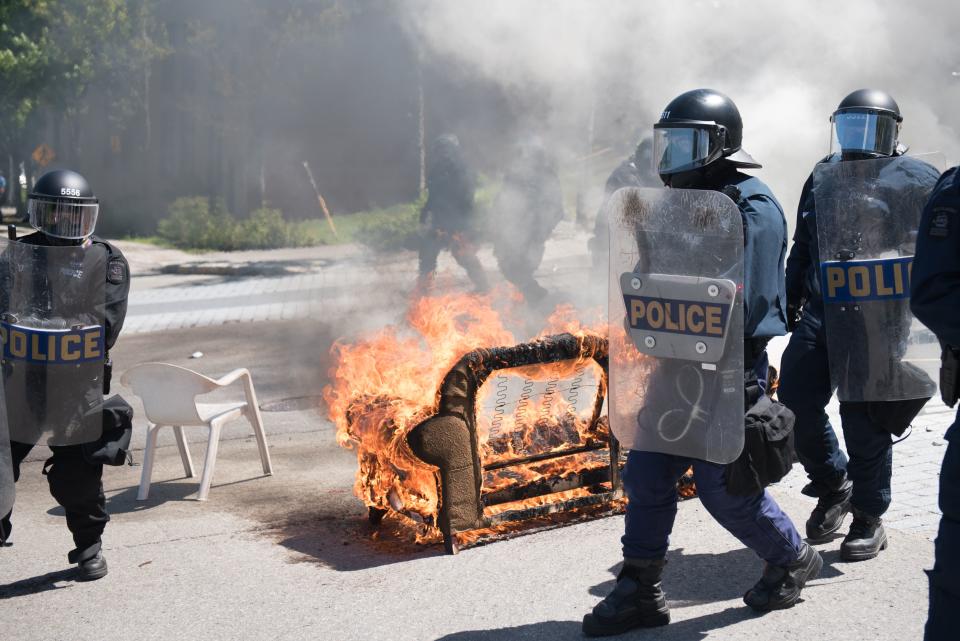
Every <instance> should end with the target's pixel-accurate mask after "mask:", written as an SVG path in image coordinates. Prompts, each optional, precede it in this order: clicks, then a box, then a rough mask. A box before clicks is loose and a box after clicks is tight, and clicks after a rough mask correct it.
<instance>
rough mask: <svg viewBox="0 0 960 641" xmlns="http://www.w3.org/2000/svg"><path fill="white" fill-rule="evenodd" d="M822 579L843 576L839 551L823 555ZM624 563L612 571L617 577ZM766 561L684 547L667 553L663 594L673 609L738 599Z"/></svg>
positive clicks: (601, 593)
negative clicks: (686, 551) (692, 551)
mask: <svg viewBox="0 0 960 641" xmlns="http://www.w3.org/2000/svg"><path fill="white" fill-rule="evenodd" d="M822 555H823V569H822V570H821V571H820V576H819V578H820V579H826V578H835V577H838V576H842V575H843V572H840V571H839V570H837V569H836V568H835V567H833V564H834V563H836V562H837V560H838V559H839V552H836V553H834V552H823V553H822ZM620 566H621V564H620V563H618V564H617V565H615V566H613V567H612V568H610V573H611V574H613V575H614V577H616V575H617V573H619V572H620ZM762 572H763V562H762V561H760V559H758V558H757V555H756V554H755V553H754V552H753V551H752V550H749V549H747V548H738V549H736V550H730V551H727V552H723V553H719V554H684V550H683V548H678V549H676V550H670V551H669V552H668V553H667V567H666V569H665V570H664V573H663V591H664V592H665V593H666V595H667V601H668V603H669V604H670V605H671V607H675V608H676V607H683V606H685V605H696V604H699V603H712V602H715V601H726V600H729V599H739V598H740V597H742V596H743V595H744V594H745V593H746V591H747V590H749V589H750V588H751V587H753V585H754V584H755V583H756V582H757V581H758V580H759V579H760V575H761V573H762ZM615 583H616V579H611V580H610V581H604V582H603V583H601V584H599V585H595V586H593V587H592V588H590V594H592V595H593V596H596V597H600V598H603V597H605V596H606V595H607V594H609V593H610V591H611V590H613V586H614V584H615Z"/></svg>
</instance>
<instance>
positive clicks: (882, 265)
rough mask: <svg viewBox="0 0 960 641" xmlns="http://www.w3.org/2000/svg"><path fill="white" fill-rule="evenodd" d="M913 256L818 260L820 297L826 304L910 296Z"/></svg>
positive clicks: (895, 298) (897, 298)
mask: <svg viewBox="0 0 960 641" xmlns="http://www.w3.org/2000/svg"><path fill="white" fill-rule="evenodd" d="M912 268H913V256H905V257H897V258H880V259H876V260H848V261H837V260H832V261H827V262H823V263H820V277H821V288H822V290H823V299H824V301H826V302H828V303H853V302H859V301H867V300H899V299H905V298H910V271H911V269H912Z"/></svg>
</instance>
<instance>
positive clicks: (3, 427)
mask: <svg viewBox="0 0 960 641" xmlns="http://www.w3.org/2000/svg"><path fill="white" fill-rule="evenodd" d="M14 499H16V488H15V486H14V482H13V456H12V455H11V453H10V430H9V429H8V428H7V406H6V403H5V402H4V398H3V383H2V379H0V518H2V517H3V516H4V515H5V514H7V513H8V512H10V510H12V509H13V502H14ZM0 530H2V527H0ZM6 535H7V533H6V532H3V531H0V543H2V542H3V539H4V538H5V537H6Z"/></svg>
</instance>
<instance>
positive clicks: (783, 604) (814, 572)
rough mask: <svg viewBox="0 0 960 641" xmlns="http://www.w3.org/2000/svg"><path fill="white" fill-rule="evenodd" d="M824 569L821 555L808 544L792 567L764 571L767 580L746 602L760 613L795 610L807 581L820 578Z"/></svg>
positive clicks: (752, 591)
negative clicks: (793, 608)
mask: <svg viewBox="0 0 960 641" xmlns="http://www.w3.org/2000/svg"><path fill="white" fill-rule="evenodd" d="M822 568H823V558H822V557H821V556H820V553H819V552H817V551H816V550H814V549H813V548H812V547H811V546H809V545H807V544H806V543H804V545H803V549H802V550H801V551H800V559H799V560H797V561H796V562H795V563H791V564H790V565H784V566H780V565H770V564H769V563H767V565H766V567H764V569H763V576H762V577H760V580H759V581H757V584H756V585H755V586H753V587H752V588H751V589H750V591H749V592H747V593H746V594H745V595H743V602H744V603H746V604H747V605H749V606H750V607H751V608H753V609H754V610H756V611H758V612H767V611H768V610H784V609H786V608H792V607H793V606H794V605H795V604H796V602H797V601H798V600H799V599H800V590H802V589H803V586H804V585H806V584H807V581H810V580H812V579H815V578H817V577H818V576H819V575H820V570H821V569H822Z"/></svg>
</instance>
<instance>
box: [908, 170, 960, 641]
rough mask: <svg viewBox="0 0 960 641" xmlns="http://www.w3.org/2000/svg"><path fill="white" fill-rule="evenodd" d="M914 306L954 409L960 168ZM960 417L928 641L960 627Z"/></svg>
mask: <svg viewBox="0 0 960 641" xmlns="http://www.w3.org/2000/svg"><path fill="white" fill-rule="evenodd" d="M910 307H911V309H912V310H913V313H914V314H915V315H916V317H917V318H918V319H919V320H920V322H922V323H923V324H924V325H926V326H927V327H929V328H930V329H931V330H933V332H934V333H935V334H936V335H937V338H938V339H940V341H941V344H942V345H943V357H942V358H943V365H942V366H943V370H942V373H941V379H940V380H941V394H942V395H943V400H944V402H945V403H946V404H947V405H949V406H951V407H953V405H954V404H955V403H956V402H957V393H958V391H960V316H958V314H957V310H960V167H954V168H953V169H949V170H947V172H946V173H944V174H943V176H941V177H940V181H939V182H938V183H937V186H936V187H935V188H934V190H933V194H932V195H931V197H930V200H929V201H928V202H927V206H926V207H925V208H924V210H923V217H922V218H921V220H920V229H919V232H918V237H917V253H916V257H915V259H914V264H913V275H912V278H911V292H910ZM958 426H960V415H958V417H957V420H956V421H955V422H954V423H953V425H952V426H951V427H950V429H949V430H947V434H946V437H945V438H946V440H947V441H948V445H947V451H946V454H945V455H944V457H943V466H942V467H941V469H940V510H941V511H942V512H943V516H942V517H941V519H940V530H939V532H938V533H937V540H936V561H935V562H934V566H933V570H932V571H931V572H929V573H928V574H929V575H930V614H929V618H928V620H927V628H926V634H925V636H924V639H926V641H947V640H948V639H955V638H956V637H957V630H958V629H960V427H958Z"/></svg>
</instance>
